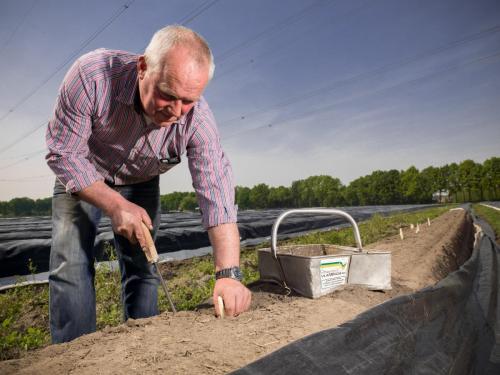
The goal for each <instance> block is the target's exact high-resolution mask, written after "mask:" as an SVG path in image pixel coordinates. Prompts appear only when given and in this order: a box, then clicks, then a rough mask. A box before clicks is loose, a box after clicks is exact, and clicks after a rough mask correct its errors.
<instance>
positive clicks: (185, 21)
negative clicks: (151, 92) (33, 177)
mask: <svg viewBox="0 0 500 375" xmlns="http://www.w3.org/2000/svg"><path fill="white" fill-rule="evenodd" d="M134 1H135V0H131V1H129V2H128V3H126V4H125V5H123V7H121V8H120V9H119V10H118V11H117V13H115V14H114V15H113V16H112V17H111V18H109V19H108V21H107V22H106V23H105V25H103V26H102V27H101V28H100V29H98V31H96V32H95V33H94V34H92V35H91V37H90V38H89V39H87V41H86V42H85V43H84V44H83V45H82V46H81V47H80V48H79V49H78V50H76V51H75V52H74V53H73V54H72V55H71V57H70V58H69V59H67V60H66V62H64V63H63V64H61V65H60V66H59V67H58V68H57V70H56V71H55V72H54V73H52V74H51V75H50V76H49V77H48V78H47V79H45V80H44V81H43V82H42V83H41V84H40V85H38V86H37V87H36V88H35V89H34V90H32V92H31V93H30V94H29V95H27V96H26V97H25V98H24V99H22V100H21V101H20V102H19V103H18V104H16V105H15V106H14V107H13V108H12V109H11V110H10V111H9V112H7V114H5V115H4V116H3V117H2V118H0V122H1V121H2V120H3V119H4V118H6V117H7V116H8V115H10V113H12V112H13V111H14V110H15V109H16V108H17V107H19V106H20V105H21V104H23V103H24V102H25V101H26V100H28V99H29V98H30V97H31V96H33V95H34V94H35V93H36V92H37V91H38V90H39V89H40V88H41V87H42V86H43V85H44V84H45V83H47V82H48V81H49V80H50V79H51V78H53V77H54V75H55V74H56V73H57V72H59V71H60V70H61V69H62V68H63V67H64V66H65V65H66V64H68V63H69V62H70V61H71V60H72V59H73V58H75V57H76V55H77V54H78V53H79V52H80V51H81V50H82V49H83V48H85V47H86V46H87V45H88V44H89V43H90V42H91V41H92V40H94V39H95V38H96V37H97V36H98V35H99V34H100V33H101V32H102V31H104V30H105V29H106V28H107V27H108V26H109V25H111V23H113V22H114V21H115V19H116V18H118V17H119V16H120V15H121V14H122V13H123V12H124V11H125V10H127V9H128V8H129V6H130V5H131V4H132V3H133V2H134ZM219 1H220V0H210V1H206V2H205V3H203V4H201V5H200V6H198V7H197V8H195V9H194V10H193V11H191V12H190V13H189V14H187V15H186V16H184V17H183V18H182V19H181V20H180V21H179V23H180V24H182V25H187V24H188V23H190V22H191V21H193V20H194V19H195V18H197V17H198V16H199V15H201V14H202V13H203V12H205V11H206V10H208V9H210V8H211V7H212V6H214V5H215V4H216V3H217V2H219ZM46 124H47V121H46V122H43V123H41V124H40V125H37V126H35V127H34V128H32V129H30V130H29V131H27V132H26V133H24V134H22V135H21V136H19V137H18V138H16V139H15V140H14V141H12V142H11V143H9V144H7V145H6V146H4V147H3V148H2V149H0V154H2V153H3V152H5V151H7V150H8V149H10V148H12V147H13V146H15V145H16V144H18V143H19V142H21V141H22V140H24V139H25V138H26V137H27V136H29V135H31V134H33V133H34V132H36V131H37V130H38V129H40V128H42V127H43V126H45V125H46Z"/></svg>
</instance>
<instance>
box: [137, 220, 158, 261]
mask: <svg viewBox="0 0 500 375" xmlns="http://www.w3.org/2000/svg"><path fill="white" fill-rule="evenodd" d="M141 224H142V232H143V233H144V238H145V240H146V246H147V249H143V250H144V254H146V258H147V259H148V262H149V263H155V262H158V252H157V251H156V246H155V242H154V241H153V237H151V232H150V231H149V228H148V227H147V226H146V224H144V223H143V222H141Z"/></svg>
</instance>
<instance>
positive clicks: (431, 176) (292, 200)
mask: <svg viewBox="0 0 500 375" xmlns="http://www.w3.org/2000/svg"><path fill="white" fill-rule="evenodd" d="M433 195H434V197H433ZM443 198H446V200H447V201H450V202H456V203H462V202H475V201H484V200H500V158H499V157H492V158H490V159H487V160H485V161H484V163H482V164H481V163H476V162H474V161H473V160H470V159H468V160H464V161H462V162H460V163H451V164H446V165H444V166H441V167H432V166H431V167H427V168H425V169H422V170H421V171H419V170H418V169H417V168H415V167H414V166H411V167H409V168H408V169H406V170H404V171H398V170H395V169H392V170H389V171H374V172H372V173H371V174H369V175H366V176H363V177H359V178H357V179H356V180H354V181H352V182H351V183H349V184H348V185H343V184H342V182H341V181H340V180H339V179H338V178H335V177H332V176H326V175H320V176H311V177H308V178H306V179H304V180H298V181H293V182H292V184H291V186H289V187H286V186H278V187H272V186H271V187H270V186H268V185H267V184H264V183H261V184H257V185H255V186H253V187H251V188H249V187H245V186H237V187H236V203H237V204H238V207H239V208H240V209H241V210H246V209H264V208H296V207H337V206H364V205H385V204H418V203H431V202H433V200H434V201H435V200H436V199H438V200H439V201H443V200H445V199H443ZM160 201H161V209H162V211H163V212H167V211H193V210H195V209H196V208H197V206H198V202H197V200H196V195H195V193H194V192H173V193H170V194H164V195H162V196H161V197H160ZM50 211H51V198H45V199H37V200H33V199H30V198H14V199H12V200H10V201H8V202H0V216H38V215H50Z"/></svg>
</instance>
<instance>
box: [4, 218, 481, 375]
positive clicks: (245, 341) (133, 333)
mask: <svg viewBox="0 0 500 375" xmlns="http://www.w3.org/2000/svg"><path fill="white" fill-rule="evenodd" d="M472 237H473V236H472V225H471V223H470V221H469V219H468V218H467V217H466V215H465V213H464V211H461V210H460V211H449V212H448V213H446V214H444V215H442V216H440V217H438V218H437V219H435V220H434V221H432V225H431V226H430V227H429V226H427V225H421V226H420V232H419V233H418V234H415V233H414V232H413V231H410V229H409V228H408V229H407V230H405V240H404V241H402V240H401V239H400V238H399V236H397V237H391V238H388V239H386V240H383V241H380V242H378V243H376V244H372V245H370V246H368V247H367V248H377V249H380V250H388V251H391V252H392V275H393V280H392V283H393V289H392V290H391V291H389V292H385V293H382V292H372V291H367V290H364V289H361V288H357V287H349V288H346V289H344V290H341V291H337V292H334V293H332V294H330V295H327V296H324V297H322V298H319V299H316V300H311V299H305V298H301V297H297V296H292V297H284V296H282V295H279V294H273V293H269V292H267V291H265V290H263V288H262V287H259V286H255V287H254V288H253V289H254V301H253V304H252V309H251V311H249V312H248V313H245V314H242V315H240V316H239V317H238V318H236V319H224V320H220V319H216V318H215V317H214V316H213V315H212V314H213V312H212V309H211V308H208V307H207V308H202V309H200V310H199V311H196V312H180V313H178V314H177V315H176V316H175V317H174V316H172V314H171V313H165V314H162V315H160V316H158V317H155V318H149V319H141V320H136V321H129V322H127V323H126V324H123V325H121V326H119V327H115V328H109V329H105V330H103V331H100V332H96V333H93V334H90V335H86V336H83V337H80V338H78V339H76V340H74V341H72V342H70V343H67V344H61V345H52V346H49V347H47V348H44V349H41V350H38V351H35V352H33V353H31V355H29V356H26V357H24V358H21V359H19V360H11V361H5V362H0V373H2V374H14V373H16V374H42V373H43V374H47V373H56V374H60V373H64V374H148V375H149V374H164V373H169V374H185V373H189V374H221V373H227V372H229V371H232V370H235V369H238V368H240V367H242V366H244V365H245V364H248V363H250V362H252V361H254V360H256V359H257V358H260V357H262V356H264V355H265V354H267V353H270V352H272V351H274V350H276V349H278V348H280V347H282V346H284V345H286V344H287V343H290V342H292V341H295V340H297V339H299V338H301V337H304V336H306V335H309V334H311V333H314V332H317V331H319V330H323V329H326V328H331V327H334V326H336V325H338V324H340V323H343V322H345V321H347V320H350V319H352V318H354V317H355V316H356V315H358V314H359V313H361V312H362V311H364V310H366V309H368V308H370V307H372V306H374V305H377V304H379V303H382V302H384V301H386V300H388V299H390V298H392V297H394V296H397V295H401V294H406V293H409V292H412V291H414V290H417V289H420V288H422V287H424V286H428V285H432V284H434V283H436V282H437V281H439V280H440V279H441V278H442V277H444V276H445V275H446V274H447V273H448V272H449V271H450V270H454V269H456V268H457V266H458V265H459V264H461V263H462V262H463V261H464V260H465V259H467V258H468V256H469V255H470V253H469V251H470V248H471V247H470V245H471V241H472Z"/></svg>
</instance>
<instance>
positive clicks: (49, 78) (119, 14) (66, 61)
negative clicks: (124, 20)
mask: <svg viewBox="0 0 500 375" xmlns="http://www.w3.org/2000/svg"><path fill="white" fill-rule="evenodd" d="M134 2H135V0H129V1H128V2H127V3H125V4H124V5H122V6H120V8H119V9H118V10H117V11H116V12H115V13H114V14H113V15H112V16H111V17H110V18H108V19H107V20H106V22H105V23H104V24H103V25H102V26H101V27H100V28H99V29H97V30H96V31H95V32H94V33H93V34H92V35H91V36H90V37H89V38H87V40H85V41H84V42H83V43H82V44H81V45H80V47H78V48H77V49H76V50H75V51H73V52H72V53H71V55H70V56H69V57H68V58H67V59H66V60H64V61H63V62H62V63H61V64H60V65H59V66H57V67H56V69H55V70H54V71H53V72H52V73H50V74H49V75H48V76H47V77H46V78H45V79H44V80H42V81H41V82H40V83H39V84H38V85H37V86H36V87H35V88H34V89H32V90H31V91H30V92H29V93H28V94H26V95H25V96H24V97H23V98H22V99H20V100H19V101H18V102H17V103H16V104H14V105H13V106H12V107H11V108H10V109H9V110H8V111H7V112H6V113H5V114H4V115H2V117H0V122H2V121H3V120H5V119H6V118H7V117H8V116H10V115H11V114H12V113H13V112H14V111H15V110H16V109H17V108H19V107H20V106H21V105H22V104H24V103H25V102H26V101H27V100H28V99H30V98H31V97H32V96H33V95H35V94H36V93H37V92H38V90H40V89H41V88H42V87H43V86H45V84H46V83H47V82H49V81H50V80H51V79H52V78H54V76H55V75H56V74H57V73H59V72H60V71H61V70H62V69H63V68H64V67H65V66H66V65H68V64H69V63H70V62H71V61H73V60H74V58H75V57H77V56H78V54H79V53H80V52H81V51H82V50H83V49H84V48H85V47H87V46H88V45H89V44H90V43H91V42H92V41H93V40H94V39H96V38H97V37H98V36H99V34H101V33H102V32H103V31H104V30H106V29H107V28H108V27H109V26H110V25H111V24H112V23H113V22H114V21H115V20H116V19H117V18H118V17H120V16H121V15H122V13H123V12H125V11H126V10H127V9H128V8H129V7H130V5H132V3H134ZM3 151H4V150H0V153H1V152H3Z"/></svg>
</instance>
